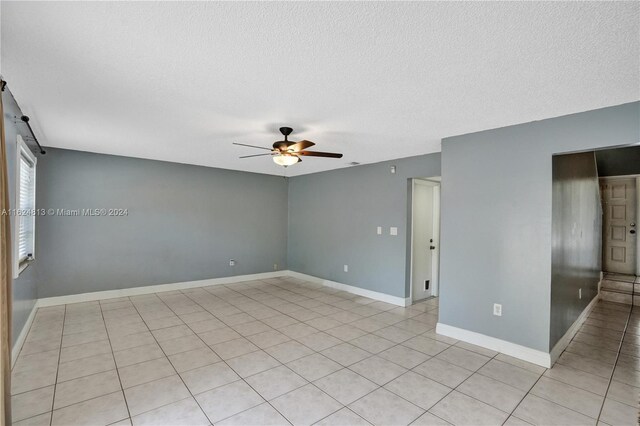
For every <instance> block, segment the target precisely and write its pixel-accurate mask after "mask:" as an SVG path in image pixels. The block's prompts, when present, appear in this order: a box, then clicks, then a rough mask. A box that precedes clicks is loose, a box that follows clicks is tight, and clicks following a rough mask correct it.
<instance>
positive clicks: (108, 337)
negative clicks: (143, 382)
mask: <svg viewBox="0 0 640 426" xmlns="http://www.w3.org/2000/svg"><path fill="white" fill-rule="evenodd" d="M127 300H128V298H127ZM129 303H131V301H130V300H129ZM131 304H132V305H133V303H131ZM98 306H100V315H101V316H102V321H103V323H104V328H105V331H106V333H107V341H108V342H109V348H110V349H111V357H112V358H113V366H114V367H115V370H116V375H117V376H118V383H120V392H122V399H124V406H125V407H126V408H127V414H128V418H129V419H131V410H129V401H127V397H126V395H125V393H124V386H123V385H122V379H121V378H120V370H119V369H118V364H116V355H115V353H114V351H113V346H111V335H110V334H109V329H108V328H107V321H106V319H105V318H104V311H103V310H102V304H101V303H98ZM138 315H140V314H138ZM121 420H124V419H120V420H116V421H121ZM112 423H115V422H112Z"/></svg>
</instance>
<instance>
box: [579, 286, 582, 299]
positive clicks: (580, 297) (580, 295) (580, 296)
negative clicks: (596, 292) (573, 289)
mask: <svg viewBox="0 0 640 426" xmlns="http://www.w3.org/2000/svg"><path fill="white" fill-rule="evenodd" d="M578 299H582V289H581V288H579V289H578Z"/></svg>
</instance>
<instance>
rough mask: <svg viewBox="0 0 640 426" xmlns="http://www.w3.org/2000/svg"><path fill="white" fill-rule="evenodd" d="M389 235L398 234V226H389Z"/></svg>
mask: <svg viewBox="0 0 640 426" xmlns="http://www.w3.org/2000/svg"><path fill="white" fill-rule="evenodd" d="M389 235H398V228H396V227H395V226H392V227H391V228H389Z"/></svg>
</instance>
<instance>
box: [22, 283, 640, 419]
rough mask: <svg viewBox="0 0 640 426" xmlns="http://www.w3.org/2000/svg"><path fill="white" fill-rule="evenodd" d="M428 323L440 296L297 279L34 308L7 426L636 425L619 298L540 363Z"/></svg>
mask: <svg viewBox="0 0 640 426" xmlns="http://www.w3.org/2000/svg"><path fill="white" fill-rule="evenodd" d="M437 318H438V300H437V299H430V300H427V301H425V302H421V303H418V304H415V305H413V306H410V307H407V308H399V307H397V306H394V305H389V304H386V303H383V302H377V301H374V300H371V299H367V298H364V297H360V296H356V295H353V294H349V293H345V292H340V291H337V290H335V289H331V288H327V287H321V286H318V285H315V284H311V283H308V282H303V281H300V280H298V279H293V278H274V279H267V280H262V281H250V282H244V283H238V284H233V285H225V286H222V285H221V286H212V287H205V288H195V289H190V290H184V291H171V292H163V293H157V294H150V295H142V296H134V297H122V298H118V299H110V300H102V301H100V302H87V303H77V304H71V305H66V306H56V307H49V308H41V309H39V310H38V312H37V314H36V317H35V320H34V323H33V325H32V327H31V330H30V332H29V335H28V337H27V340H26V343H25V345H24V347H23V350H22V352H21V354H20V356H19V358H18V360H17V362H16V365H15V367H14V369H13V399H12V402H13V419H14V424H15V425H40V424H42V425H53V424H56V425H58V424H59V425H65V426H73V425H110V424H111V425H116V424H117V425H127V424H128V425H131V424H134V425H172V426H173V425H200V424H203V425H206V424H212V423H215V424H225V425H267V424H268V425H280V424H282V425H287V424H294V425H298V424H301V425H304V424H316V423H317V424H321V425H366V424H377V425H394V426H395V425H404V424H414V425H436V424H437V425H446V424H457V425H485V424H486V425H499V424H509V425H523V424H539V425H569V424H571V425H573V424H575V425H591V424H593V425H595V424H600V425H612V426H613V425H626V424H628V425H632V424H636V418H637V412H638V411H637V403H638V391H639V390H640V314H637V313H635V312H630V307H629V306H625V305H618V304H614V303H609V302H599V303H598V304H597V306H596V307H595V308H594V309H593V311H592V312H591V314H590V316H589V318H588V319H587V320H586V321H585V324H584V325H583V326H582V328H581V330H580V332H579V333H578V334H577V335H576V338H575V339H574V340H573V342H572V343H571V344H570V345H569V347H568V348H567V350H566V351H565V352H564V353H563V354H562V356H561V357H560V359H559V360H558V362H557V363H556V365H555V366H554V367H553V368H552V369H549V370H546V369H544V368H542V367H538V366H536V365H533V364H529V363H526V362H523V361H520V360H517V359H514V358H511V357H509V356H506V355H503V354H498V353H496V352H493V351H489V350H486V349H483V348H480V347H477V346H474V345H470V344H467V343H464V342H458V341H456V340H454V339H450V338H447V337H445V336H439V335H437V334H436V333H435V326H436V323H437ZM623 337H624V340H623V344H622V352H620V353H619V349H620V347H621V344H620V343H621V340H622V338H623Z"/></svg>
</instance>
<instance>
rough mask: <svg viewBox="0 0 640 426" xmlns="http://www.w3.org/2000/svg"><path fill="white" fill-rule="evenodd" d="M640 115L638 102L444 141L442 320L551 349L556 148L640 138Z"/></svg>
mask: <svg viewBox="0 0 640 426" xmlns="http://www.w3.org/2000/svg"><path fill="white" fill-rule="evenodd" d="M639 123H640V103H639V102H634V103H630V104H624V105H620V106H615V107H610V108H603V109H599V110H595V111H589V112H584V113H580V114H573V115H568V116H564V117H558V118H553V119H549V120H543V121H538V122H533V123H527V124H522V125H517V126H510V127H505V128H501V129H496V130H489V131H484V132H479V133H473V134H468V135H463V136H457V137H452V138H447V139H444V140H443V143H442V182H443V183H442V204H441V209H442V210H441V211H442V221H441V242H440V244H441V252H440V256H441V257H440V259H441V260H440V284H441V286H440V290H441V292H440V321H441V322H442V323H444V324H448V325H451V326H454V327H460V328H463V329H467V330H471V331H475V332H478V333H482V334H486V335H489V336H492V337H496V338H499V339H503V340H506V341H509V342H513V343H517V344H521V345H524V346H528V347H531V348H534V349H538V350H541V351H545V352H548V350H549V346H550V332H549V330H550V328H551V325H550V304H551V241H552V240H551V215H552V213H551V202H552V182H551V174H552V155H553V154H556V153H563V152H572V151H583V150H588V149H593V148H598V147H606V146H615V145H624V144H631V143H637V142H638V141H640V130H639ZM493 303H501V304H502V305H503V306H502V317H496V316H493V314H492V310H493ZM566 309H570V308H569V307H566Z"/></svg>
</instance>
